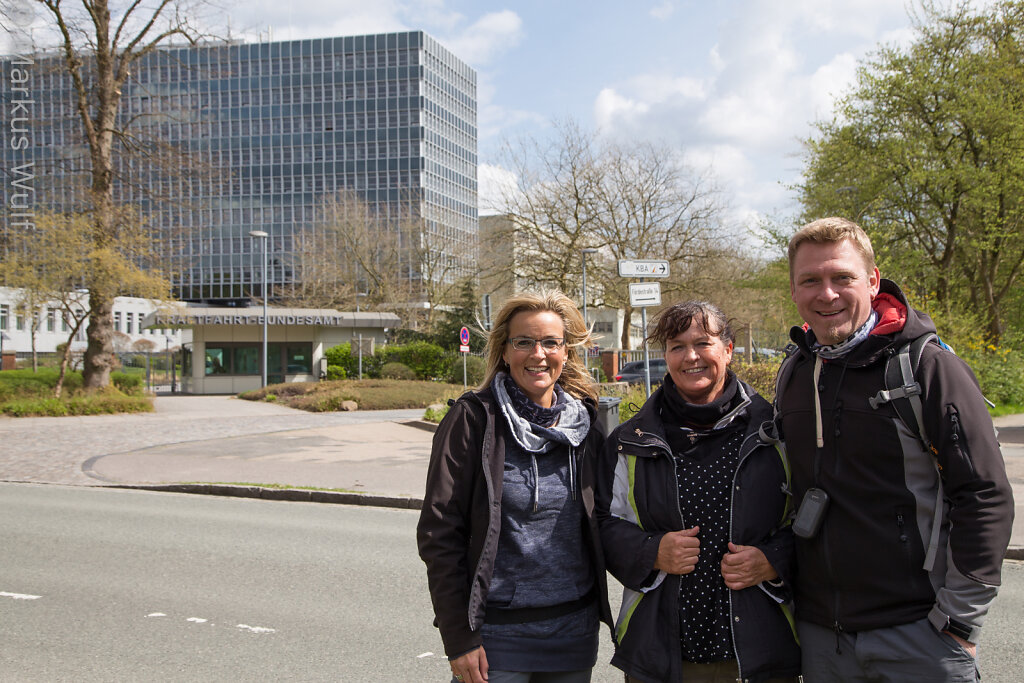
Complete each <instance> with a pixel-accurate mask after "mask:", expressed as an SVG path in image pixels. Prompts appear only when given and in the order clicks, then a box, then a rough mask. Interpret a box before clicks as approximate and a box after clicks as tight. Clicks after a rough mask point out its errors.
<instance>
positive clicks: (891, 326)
mask: <svg viewBox="0 0 1024 683" xmlns="http://www.w3.org/2000/svg"><path fill="white" fill-rule="evenodd" d="M871 307H872V309H874V311H875V312H876V313H878V324H877V325H876V326H875V329H874V330H872V331H871V334H870V335H869V336H868V338H867V339H865V340H864V341H863V342H861V343H860V344H859V345H858V346H857V347H856V348H854V349H853V350H852V351H851V352H850V353H849V354H848V355H846V356H844V357H842V358H837V359H835V360H834V361H829V362H833V363H844V364H846V365H848V366H850V367H863V366H866V365H871V364H873V363H875V362H876V361H878V360H879V359H881V358H883V357H885V356H887V355H888V353H887V350H888V349H889V347H892V346H895V347H897V348H898V347H900V346H903V345H904V344H906V343H908V342H910V341H912V340H914V339H917V338H918V337H920V336H921V335H922V334H927V333H928V332H934V331H935V323H934V322H932V319H931V317H929V316H928V314H927V313H923V312H921V311H918V310H916V309H914V308H912V307H911V306H910V304H909V303H908V302H907V297H906V295H905V294H904V293H903V290H901V289H900V288H899V286H898V285H897V284H896V283H895V282H893V281H892V280H886V279H884V278H883V279H882V280H881V282H880V283H879V288H878V294H877V295H876V296H875V298H874V299H873V300H872V302H871ZM807 327H808V326H807V324H806V323H804V324H803V325H796V326H794V327H793V328H792V329H790V331H789V338H790V339H791V340H792V341H793V343H794V344H795V345H796V346H797V348H798V349H799V350H800V352H801V354H803V355H805V356H808V357H813V356H814V352H813V351H811V349H810V345H809V344H808V341H807Z"/></svg>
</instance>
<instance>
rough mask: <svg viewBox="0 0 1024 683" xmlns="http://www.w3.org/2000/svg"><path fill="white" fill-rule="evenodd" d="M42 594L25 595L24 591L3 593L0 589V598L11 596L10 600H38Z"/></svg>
mask: <svg viewBox="0 0 1024 683" xmlns="http://www.w3.org/2000/svg"><path fill="white" fill-rule="evenodd" d="M41 597H43V596H42V595H25V594H24V593H5V592H4V591H0V598H11V599H12V600H38V599H39V598H41Z"/></svg>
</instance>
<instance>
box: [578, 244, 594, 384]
mask: <svg viewBox="0 0 1024 683" xmlns="http://www.w3.org/2000/svg"><path fill="white" fill-rule="evenodd" d="M596 253H597V249H583V250H582V251H580V258H581V259H582V261H583V326H584V327H586V328H587V330H588V331H589V330H590V321H589V320H587V254H596ZM583 367H585V368H586V369H587V372H590V349H584V351H583Z"/></svg>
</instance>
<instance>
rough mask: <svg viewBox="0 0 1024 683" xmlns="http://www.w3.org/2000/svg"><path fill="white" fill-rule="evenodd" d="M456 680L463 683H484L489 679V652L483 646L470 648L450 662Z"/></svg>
mask: <svg viewBox="0 0 1024 683" xmlns="http://www.w3.org/2000/svg"><path fill="white" fill-rule="evenodd" d="M448 664H449V665H450V666H451V667H452V675H453V676H455V680H457V681H462V683H484V681H486V680H487V654H486V653H484V648H483V647H478V648H477V649H475V650H470V651H469V652H467V653H466V654H464V655H462V656H461V657H456V658H455V659H453V660H451V661H450V662H448Z"/></svg>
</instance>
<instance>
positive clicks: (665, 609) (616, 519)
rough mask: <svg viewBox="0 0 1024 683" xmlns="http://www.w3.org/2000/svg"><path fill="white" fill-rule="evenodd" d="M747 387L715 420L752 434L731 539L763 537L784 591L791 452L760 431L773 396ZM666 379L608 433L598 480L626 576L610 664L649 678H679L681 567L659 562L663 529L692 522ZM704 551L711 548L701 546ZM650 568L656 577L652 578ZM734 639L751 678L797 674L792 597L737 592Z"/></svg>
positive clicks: (617, 563) (744, 452)
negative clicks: (669, 570) (682, 501)
mask: <svg viewBox="0 0 1024 683" xmlns="http://www.w3.org/2000/svg"><path fill="white" fill-rule="evenodd" d="M740 389H741V391H742V393H743V395H744V396H745V400H743V401H741V403H740V404H739V405H737V406H736V407H735V408H734V409H733V411H732V412H731V413H730V414H729V415H727V416H726V417H725V418H723V419H722V421H720V422H719V425H718V426H717V427H716V429H722V430H736V431H740V432H742V433H743V434H744V442H743V446H742V447H741V450H740V462H739V465H738V467H737V470H736V473H735V475H734V485H733V496H732V501H731V516H732V519H731V520H730V533H729V535H730V540H731V541H732V542H733V543H737V544H740V545H751V546H757V547H758V548H759V549H760V550H761V551H762V552H763V553H764V554H765V557H766V558H767V559H768V561H769V562H770V563H771V565H772V567H774V568H775V571H776V572H778V574H779V578H780V579H781V580H782V586H783V588H782V590H780V591H775V592H776V593H780V594H781V597H783V598H785V597H786V593H787V588H786V587H788V586H789V585H791V581H792V579H793V558H792V555H793V536H792V533H791V532H790V529H789V519H788V515H787V512H788V509H789V507H788V500H789V496H788V495H787V493H786V491H784V487H785V486H786V483H787V473H786V462H785V458H784V456H783V455H782V453H781V451H780V450H779V449H776V448H775V447H774V446H772V445H770V444H767V443H765V442H763V441H761V440H759V439H758V438H757V432H758V427H759V426H760V425H761V423H762V422H764V421H767V420H770V419H771V415H772V411H771V406H769V405H768V403H767V402H766V401H765V400H764V399H763V398H761V397H760V396H758V395H757V394H756V393H755V392H754V390H753V389H752V388H751V387H750V386H749V385H747V384H744V383H741V384H740ZM663 391H665V388H664V386H663V387H662V388H660V389H658V391H657V392H655V394H653V395H652V396H651V397H650V398H649V399H648V400H647V403H646V404H644V407H643V408H641V409H640V412H638V413H637V414H636V415H634V416H633V417H632V418H631V419H630V420H629V421H627V422H626V423H624V424H622V425H620V426H619V427H618V428H617V429H616V430H615V431H614V432H612V434H611V435H610V436H609V437H608V439H607V441H605V445H604V450H603V451H602V455H601V460H600V463H599V467H600V469H599V470H598V480H597V516H598V522H599V523H600V528H601V542H602V544H603V547H604V551H605V564H606V566H607V567H608V570H609V571H610V572H611V573H612V575H613V576H614V577H615V578H617V579H618V580H619V581H620V582H622V584H623V586H624V587H625V590H624V591H623V599H622V608H621V610H620V612H619V618H618V621H617V624H616V628H615V639H616V648H615V656H614V658H613V659H612V664H614V665H615V666H617V667H618V668H620V669H622V670H623V671H625V672H626V673H628V674H629V675H630V676H632V677H634V678H636V679H638V680H640V681H645V682H646V681H649V682H655V681H657V682H662V681H664V682H672V681H681V680H683V678H682V648H681V644H680V634H679V584H680V580H679V576H677V575H672V574H665V573H663V572H654V561H655V559H656V557H657V554H658V544H659V543H660V542H661V537H662V536H663V535H664V534H665V533H666V532H669V531H679V530H682V529H683V528H685V527H684V524H683V519H682V515H681V513H680V509H679V490H678V485H677V480H676V472H675V461H674V459H673V456H672V452H671V450H670V448H669V445H668V442H667V440H666V438H665V427H664V424H663V422H662V418H661V416H660V415H659V414H658V408H657V406H659V405H660V401H661V392H663ZM702 552H703V550H702ZM652 573H656V574H657V577H656V578H654V579H653V580H652ZM729 599H730V606H731V611H732V619H731V625H732V640H733V646H734V650H735V653H736V659H737V661H738V662H739V666H740V674H741V676H742V678H743V680H749V681H761V680H765V679H768V678H774V677H792V676H796V675H797V674H799V672H800V650H799V648H798V646H797V644H796V636H795V632H794V626H793V622H792V616H791V610H790V607H789V605H788V604H787V603H781V604H780V603H778V602H777V601H776V600H775V599H773V598H772V597H770V596H769V595H768V594H767V593H766V592H765V591H764V590H762V588H761V587H760V586H751V587H750V588H745V589H743V590H740V591H730V592H729Z"/></svg>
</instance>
